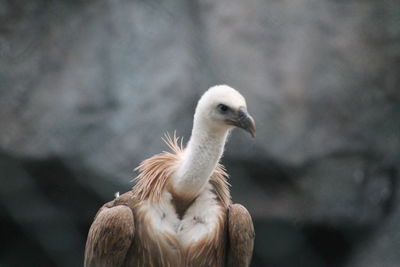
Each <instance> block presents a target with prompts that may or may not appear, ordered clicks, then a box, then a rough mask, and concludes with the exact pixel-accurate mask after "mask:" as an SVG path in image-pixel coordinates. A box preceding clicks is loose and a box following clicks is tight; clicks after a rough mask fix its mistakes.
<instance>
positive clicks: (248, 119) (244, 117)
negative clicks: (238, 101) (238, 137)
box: [227, 107, 256, 138]
mask: <svg viewBox="0 0 400 267" xmlns="http://www.w3.org/2000/svg"><path fill="white" fill-rule="evenodd" d="M227 122H228V124H231V125H234V126H236V127H239V128H242V129H243V130H245V131H246V132H249V133H250V134H251V136H252V137H253V138H254V137H255V136H256V124H255V122H254V119H253V117H252V116H251V115H250V114H249V112H248V111H247V109H246V108H245V107H240V108H239V110H238V112H237V113H236V114H235V116H234V118H232V119H230V120H228V121H227Z"/></svg>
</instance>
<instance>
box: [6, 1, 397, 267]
mask: <svg viewBox="0 0 400 267" xmlns="http://www.w3.org/2000/svg"><path fill="white" fill-rule="evenodd" d="M221 83H226V84H229V85H230V86H232V87H235V88H237V89H238V90H240V91H241V93H242V94H243V95H244V96H245V97H246V98H247V102H248V107H249V110H250V112H251V113H252V114H253V115H254V117H255V119H256V122H257V137H256V139H254V140H252V139H251V138H250V137H249V136H248V135H247V134H246V133H244V132H242V131H239V130H237V131H235V132H234V133H233V134H232V136H231V138H230V140H229V143H228V145H227V151H226V153H225V156H224V158H223V160H222V162H223V163H224V164H225V165H226V167H227V169H228V171H229V173H230V175H231V178H230V182H231V184H232V195H233V199H234V202H239V203H242V204H243V205H245V206H246V207H247V208H248V209H249V211H250V213H251V214H252V216H253V220H254V223H255V228H256V244H255V253H254V257H253V263H252V266H261V267H262V266H267V267H268V266H270V267H303V266H304V267H329V266H332V267H333V266H344V267H364V266H369V267H392V266H393V267H394V266H400V203H399V201H400V196H399V189H400V183H399V167H400V1H398V0H381V1H374V0H347V1H343V0H296V1H290V0H280V1H278V0H248V1H240V0H233V1H228V0H221V1H212V0H193V1H186V0H164V1H160V0H148V1H144V0H141V1H140V0H135V1H134V0H86V1H83V0H69V1H67V0H64V1H63V0H59V1H51V0H36V1H22V0H8V1H7V0H0V179H1V180H0V238H1V240H2V242H0V266H1V267H9V266H61V267H69V266H81V265H82V261H83V252H84V244H85V240H86V235H87V232H88V229H89V226H90V224H91V222H92V220H93V217H94V215H95V214H96V212H97V210H98V208H99V207H100V206H101V205H102V204H103V203H104V202H107V201H109V200H111V199H113V197H114V193H115V192H117V191H118V192H121V193H123V192H126V191H128V190H130V188H131V187H132V186H133V183H132V182H131V179H132V178H133V177H134V176H135V175H136V174H135V173H134V171H133V169H134V168H135V167H136V166H137V165H138V164H139V162H140V161H142V160H143V159H146V158H147V157H149V156H151V155H153V154H155V153H158V152H160V151H162V150H166V149H167V147H166V146H165V145H164V144H163V142H162V141H161V137H162V136H163V134H164V133H165V132H170V133H173V131H174V130H177V134H178V135H179V136H183V137H184V140H185V141H187V140H188V139H189V135H190V131H191V126H192V116H193V112H194V109H195V105H196V102H197V100H198V98H199V97H200V96H201V94H202V93H203V92H204V91H205V90H206V89H207V88H208V87H210V86H212V85H215V84H221Z"/></svg>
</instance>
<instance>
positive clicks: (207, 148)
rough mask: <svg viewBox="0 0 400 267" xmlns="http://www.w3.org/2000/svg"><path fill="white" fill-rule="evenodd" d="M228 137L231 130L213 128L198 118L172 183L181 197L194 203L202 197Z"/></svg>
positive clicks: (195, 119) (195, 120)
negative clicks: (194, 200) (193, 200)
mask: <svg viewBox="0 0 400 267" xmlns="http://www.w3.org/2000/svg"><path fill="white" fill-rule="evenodd" d="M196 113H197V112H196ZM228 134H229V130H228V129H227V128H220V127H217V126H213V125H212V124H210V123H208V122H207V121H205V120H203V119H202V118H201V117H200V116H196V114H195V118H194V122H193V130H192V135H191V137H190V140H189V143H188V145H187V147H186V149H185V151H184V153H183V155H182V160H181V162H180V165H179V167H178V169H177V171H176V174H175V175H174V177H173V181H172V183H173V190H174V191H175V193H176V194H177V195H179V196H180V197H183V198H187V199H192V198H195V197H196V196H197V195H198V194H200V192H201V191H202V190H203V189H204V187H205V185H206V184H207V183H208V182H209V180H210V176H211V175H212V174H213V172H214V171H215V168H216V166H217V164H218V162H219V160H220V158H221V156H222V154H223V151H224V146H225V142H226V139H227V136H228Z"/></svg>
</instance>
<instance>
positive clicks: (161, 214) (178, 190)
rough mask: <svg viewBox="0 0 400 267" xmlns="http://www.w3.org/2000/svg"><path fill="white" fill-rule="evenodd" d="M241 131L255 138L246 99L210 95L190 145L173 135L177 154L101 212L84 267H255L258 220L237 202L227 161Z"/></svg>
mask: <svg viewBox="0 0 400 267" xmlns="http://www.w3.org/2000/svg"><path fill="white" fill-rule="evenodd" d="M234 128H241V129H243V130H245V131H247V132H248V133H250V135H251V136H252V137H255V133H256V127H255V122H254V119H253V117H252V116H251V115H250V114H249V112H248V110H247V106H246V100H245V98H244V97H243V96H242V95H241V94H240V93H239V92H238V91H237V90H236V89H234V88H232V87H230V86H228V85H216V86H213V87H211V88H209V89H208V90H206V91H205V92H204V94H203V95H202V96H201V97H200V99H199V101H198V103H197V106H196V109H195V113H194V117H193V128H192V132H191V136H190V138H189V141H188V143H187V145H186V147H185V148H184V147H183V144H182V143H183V142H182V138H178V137H177V136H176V134H174V135H173V136H171V135H168V134H166V135H165V137H164V138H163V139H164V141H165V142H166V144H167V145H168V147H169V149H170V151H164V152H162V153H159V154H156V155H154V156H152V157H150V158H148V159H146V160H144V161H143V162H142V163H141V164H139V166H138V167H137V168H136V169H135V170H137V171H138V172H139V174H138V175H137V176H136V178H135V180H136V184H135V185H134V186H133V188H132V189H131V190H130V191H128V192H126V193H124V194H121V195H119V193H118V194H116V196H115V197H116V198H115V199H114V200H112V201H110V202H108V203H106V204H104V205H103V206H102V207H101V208H100V209H99V211H98V212H97V214H96V216H95V219H94V221H93V223H92V225H91V226H90V229H89V232H88V236H87V241H86V247H85V258H84V266H85V267H110V266H112V267H120V266H121V267H122V266H124V267H128V266H154V267H158V266H159V267H166V266H171V267H175V266H176V267H180V266H182V267H186V266H187V267H189V266H190V267H197V266H209V267H217V266H218V267H220V266H235V267H241V266H249V265H250V262H251V258H252V253H253V247H254V238H255V232H254V226H253V221H252V218H251V215H250V213H249V212H248V210H247V209H246V208H245V207H244V206H242V205H241V204H237V203H236V204H233V202H232V200H231V195H230V191H229V186H230V185H229V183H228V180H227V179H228V174H227V171H226V169H225V167H224V166H223V165H222V164H221V163H220V159H221V157H222V155H223V152H224V147H225V143H226V142H227V139H228V136H229V135H230V133H231V131H232V129H234Z"/></svg>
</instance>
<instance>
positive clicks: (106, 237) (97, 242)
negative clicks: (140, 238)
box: [84, 205, 135, 267]
mask: <svg viewBox="0 0 400 267" xmlns="http://www.w3.org/2000/svg"><path fill="white" fill-rule="evenodd" d="M134 230H135V229H134V218H133V214H132V210H131V209H130V208H129V207H127V206H125V205H118V206H114V207H111V208H109V207H106V206H103V207H102V208H101V209H100V211H99V212H98V213H97V215H96V218H95V220H94V222H93V224H92V226H91V227H90V230H89V234H88V238H87V241H86V249H85V263H84V266H85V267H109V266H113V267H119V266H122V264H123V263H124V261H125V257H126V253H127V251H128V249H129V247H130V246H131V243H132V240H133V236H134Z"/></svg>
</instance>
